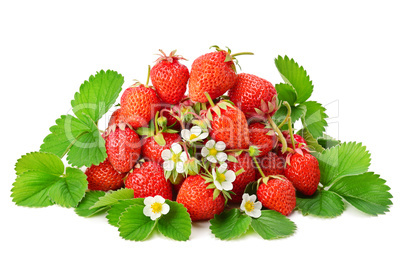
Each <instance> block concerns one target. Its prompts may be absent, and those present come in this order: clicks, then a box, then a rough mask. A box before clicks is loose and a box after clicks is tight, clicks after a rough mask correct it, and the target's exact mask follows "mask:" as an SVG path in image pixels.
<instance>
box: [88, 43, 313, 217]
mask: <svg viewBox="0 0 402 268" xmlns="http://www.w3.org/2000/svg"><path fill="white" fill-rule="evenodd" d="M161 53H162V54H161V55H160V57H159V58H158V59H157V61H156V64H155V65H154V66H153V67H152V68H150V70H149V73H148V81H147V82H146V83H145V84H142V83H140V82H137V83H135V84H134V85H132V86H130V87H129V88H127V89H126V90H125V91H124V93H123V95H122V96H121V100H120V107H119V108H118V109H117V110H115V111H114V112H113V114H112V116H111V118H110V121H109V124H108V128H107V129H106V131H105V132H104V133H103V135H102V137H103V138H104V139H105V144H106V152H107V159H106V160H104V161H103V162H102V163H100V164H99V165H92V166H90V167H89V168H87V169H86V171H85V174H86V176H87V180H88V189H89V190H98V191H109V190H117V189H120V188H127V189H133V192H134V198H146V197H149V196H152V197H154V196H161V197H163V198H165V199H168V200H175V201H176V202H177V203H181V204H183V205H184V207H185V208H186V209H187V211H188V213H189V214H190V217H191V220H192V221H198V220H210V219H213V218H214V216H215V215H217V214H220V213H222V212H223V211H224V209H225V207H226V206H227V205H228V204H229V203H232V204H240V203H241V202H242V198H243V194H244V192H245V190H246V187H247V186H248V185H254V186H255V187H256V196H257V198H258V200H259V201H260V202H261V204H262V206H263V207H265V208H267V209H270V210H275V211H278V212H280V213H282V214H283V215H285V216H287V215H289V214H290V213H291V212H292V211H293V209H294V208H295V206H296V192H300V193H302V194H303V195H307V196H310V195H313V194H314V193H315V192H316V190H317V187H318V184H319V182H320V169H319V164H318V161H317V159H316V158H315V157H314V156H313V155H312V154H311V153H310V149H309V148H308V146H307V142H306V141H305V140H304V139H303V137H301V136H299V135H297V134H294V133H293V130H292V128H293V124H292V122H291V116H290V114H291V111H290V109H291V108H290V106H289V104H288V103H287V102H283V103H278V98H277V91H276V89H275V87H274V86H273V85H272V84H271V83H270V82H269V81H267V80H265V79H263V78H260V77H258V76H256V75H253V74H247V73H239V74H237V73H236V66H235V64H237V59H236V56H239V55H242V54H251V53H237V54H232V53H231V51H230V50H228V51H225V50H222V49H220V48H219V47H216V51H215V52H211V53H207V54H205V55H202V56H200V57H198V58H197V59H195V60H194V62H193V63H192V66H191V70H190V71H189V70H188V68H187V67H186V66H185V65H183V64H181V63H180V60H184V58H183V57H181V56H178V55H176V54H175V51H173V52H172V53H170V54H169V55H166V54H164V53H163V52H162V51H161ZM149 78H150V80H151V81H152V86H151V85H149V84H148V83H149ZM186 92H188V95H185V94H186ZM280 105H283V106H285V107H286V108H287V109H288V116H286V117H285V119H284V120H283V121H282V122H279V123H278V124H276V123H275V122H274V120H273V119H272V117H273V116H274V114H275V113H276V111H277V110H278V108H279V106H280ZM254 201H255V199H254ZM253 204H256V203H253Z"/></svg>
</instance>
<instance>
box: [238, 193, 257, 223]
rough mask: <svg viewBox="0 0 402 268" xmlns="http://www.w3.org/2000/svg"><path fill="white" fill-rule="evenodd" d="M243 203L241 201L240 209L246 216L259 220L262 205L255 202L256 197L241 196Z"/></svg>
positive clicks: (253, 195)
mask: <svg viewBox="0 0 402 268" xmlns="http://www.w3.org/2000/svg"><path fill="white" fill-rule="evenodd" d="M242 198H243V201H241V205H240V209H241V210H242V211H244V212H246V214H247V215H249V216H250V217H253V218H259V217H260V216H261V208H262V204H261V202H260V201H257V202H255V200H256V199H257V196H256V195H255V194H252V195H251V196H250V195H249V194H243V197H242Z"/></svg>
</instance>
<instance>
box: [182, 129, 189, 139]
mask: <svg viewBox="0 0 402 268" xmlns="http://www.w3.org/2000/svg"><path fill="white" fill-rule="evenodd" d="M181 136H182V138H183V139H185V140H186V141H189V140H190V136H191V132H190V130H188V129H183V130H182V131H181Z"/></svg>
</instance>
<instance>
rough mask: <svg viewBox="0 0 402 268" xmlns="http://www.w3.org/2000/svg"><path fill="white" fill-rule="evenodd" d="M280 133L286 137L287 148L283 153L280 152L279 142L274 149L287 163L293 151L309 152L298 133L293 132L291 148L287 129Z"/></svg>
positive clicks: (304, 141) (280, 145)
mask: <svg viewBox="0 0 402 268" xmlns="http://www.w3.org/2000/svg"><path fill="white" fill-rule="evenodd" d="M282 134H283V137H284V138H285V139H286V144H287V146H288V150H287V151H286V152H285V153H282V144H281V143H279V144H278V146H277V150H276V151H277V154H278V156H279V157H280V158H282V159H284V160H285V161H286V162H287V163H289V160H290V157H291V156H292V154H294V153H299V154H303V153H305V152H306V153H309V152H310V150H309V149H308V147H307V142H306V140H305V139H304V138H303V137H302V136H300V135H298V134H293V140H294V142H295V147H294V148H293V144H292V139H291V136H290V134H289V131H287V130H285V131H282Z"/></svg>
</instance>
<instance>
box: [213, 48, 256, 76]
mask: <svg viewBox="0 0 402 268" xmlns="http://www.w3.org/2000/svg"><path fill="white" fill-rule="evenodd" d="M213 47H214V48H215V49H216V51H224V52H226V58H225V62H231V63H232V65H231V68H232V69H233V71H234V72H236V66H235V64H236V65H237V66H238V67H239V68H240V70H241V66H240V65H239V62H238V60H237V58H236V57H237V56H240V55H254V53H252V52H239V53H234V54H232V50H231V49H230V48H228V47H226V48H227V50H224V49H221V48H220V47H219V46H217V45H214V46H210V47H209V48H210V49H211V48H213ZM233 63H234V64H233Z"/></svg>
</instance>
